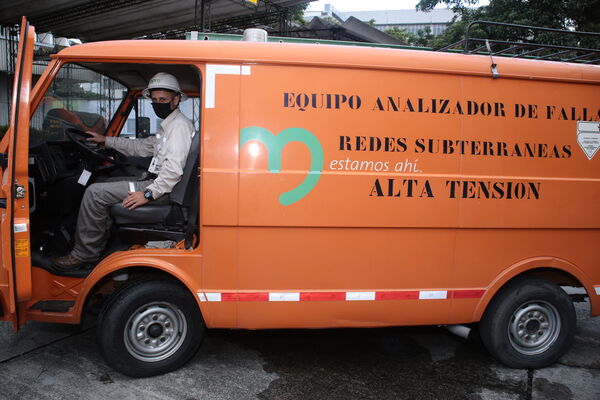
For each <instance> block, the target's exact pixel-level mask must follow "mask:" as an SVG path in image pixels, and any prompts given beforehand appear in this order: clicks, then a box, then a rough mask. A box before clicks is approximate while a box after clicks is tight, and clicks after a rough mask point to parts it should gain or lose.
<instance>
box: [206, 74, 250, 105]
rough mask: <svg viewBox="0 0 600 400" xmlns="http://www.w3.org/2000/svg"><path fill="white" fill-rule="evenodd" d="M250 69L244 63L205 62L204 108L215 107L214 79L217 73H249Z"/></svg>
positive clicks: (215, 90)
mask: <svg viewBox="0 0 600 400" xmlns="http://www.w3.org/2000/svg"><path fill="white" fill-rule="evenodd" d="M250 73H251V69H250V67H249V66H247V65H244V66H241V65H220V64H207V65H206V101H205V102H204V108H215V96H216V92H217V89H216V80H217V74H221V75H240V74H241V75H250Z"/></svg>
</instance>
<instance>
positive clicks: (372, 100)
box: [238, 65, 600, 328]
mask: <svg viewBox="0 0 600 400" xmlns="http://www.w3.org/2000/svg"><path fill="white" fill-rule="evenodd" d="M349 82H350V84H349ZM597 89H598V87H597V85H584V84H571V83H570V84H566V83H561V82H548V81H525V80H516V79H502V78H501V79H499V80H498V79H496V80H495V79H492V78H484V77H475V76H468V75H464V76H457V75H445V74H441V73H418V72H394V71H382V70H368V71H366V70H360V69H350V68H318V67H293V66H271V65H253V66H252V75H251V76H250V77H248V79H245V80H243V81H242V93H241V97H242V109H241V117H240V118H241V124H240V125H241V129H242V132H241V135H242V137H243V139H242V141H241V143H240V181H239V184H240V211H239V222H240V232H239V259H240V265H239V289H240V291H247V292H249V293H267V294H268V293H272V292H280V293H291V294H290V296H288V297H286V296H281V297H283V298H285V299H287V300H285V301H288V300H289V299H292V300H290V301H298V304H294V305H293V306H292V307H293V310H294V312H292V313H290V312H289V311H290V309H289V308H286V306H285V305H277V306H275V305H274V304H272V303H271V302H270V301H268V299H267V300H265V301H263V302H260V301H258V302H256V301H251V302H243V301H241V302H239V310H238V311H239V314H238V318H239V324H240V326H241V327H252V328H260V327H275V326H280V327H308V326H352V325H369V326H372V325H385V324H420V323H429V324H436V323H460V322H470V321H473V320H474V318H475V317H474V316H475V310H476V308H477V306H478V303H479V301H480V300H481V298H482V297H483V294H484V293H485V292H486V291H487V290H497V288H494V287H493V286H494V281H495V279H497V278H498V277H499V276H500V275H501V274H502V272H503V271H504V270H507V269H509V268H510V267H511V266H512V265H515V264H517V263H519V262H521V261H522V260H526V259H529V258H536V257H542V256H546V257H550V258H552V257H554V258H559V259H562V260H565V261H566V262H568V263H572V264H573V265H574V266H575V268H581V269H582V270H585V271H587V272H586V273H583V272H582V273H580V274H578V276H579V277H580V278H581V279H582V280H583V282H582V283H583V284H584V285H586V286H587V287H588V288H590V287H593V284H594V283H595V284H598V282H600V277H598V276H595V275H593V274H595V272H591V271H594V266H597V265H598V263H599V261H600V260H599V258H598V256H597V255H593V254H591V252H590V251H589V250H588V251H586V250H584V249H585V248H588V249H589V247H588V246H592V245H593V243H597V240H598V235H599V233H598V232H599V230H598V227H599V226H600V213H599V211H598V210H597V208H594V207H593V205H594V199H597V198H598V195H600V184H599V182H600V180H599V178H600V177H599V176H598V174H599V172H600V168H599V165H598V163H599V161H598V160H599V159H600V156H598V157H594V156H593V155H592V156H591V157H590V155H591V154H590V153H589V152H588V153H587V154H586V151H585V150H584V149H583V148H582V147H581V146H580V144H581V143H582V142H581V140H582V139H581V136H580V134H581V129H582V127H581V125H580V124H578V121H586V120H587V121H594V120H598V119H600V117H599V116H598V110H599V109H600V104H599V103H598V100H597V96H595V97H594V96H593V92H594V91H596V92H597ZM294 128H300V129H294ZM588 128H589V127H588ZM592 129H593V126H592ZM578 132H579V134H578ZM244 135H247V136H246V137H245V138H244ZM261 135H262V136H261ZM265 137H270V139H265ZM284 138H287V140H284ZM308 138H310V139H311V140H312V139H313V138H316V139H317V140H316V142H315V141H312V142H311V140H309V139H308ZM279 140H280V141H281V142H278V141H279ZM578 140H579V141H580V143H578ZM315 143H316V144H315ZM315 148H316V150H315ZM319 150H321V151H322V155H320V154H319ZM319 157H321V158H319ZM274 159H275V160H274ZM315 159H317V160H318V161H321V163H320V164H319V163H317V164H316V165H315ZM277 162H280V164H277ZM319 168H320V170H319ZM309 170H310V171H312V172H311V173H310V174H319V172H320V177H319V179H318V181H317V183H316V184H314V185H313V186H311V187H309V188H308V189H307V190H304V191H303V192H302V193H301V195H299V196H297V198H294V199H293V200H294V201H293V202H291V203H290V204H288V203H286V202H289V199H285V198H284V196H285V195H289V194H290V193H293V191H294V189H295V188H297V187H301V186H302V185H303V182H304V180H308V178H307V176H310V174H309V173H308V171H309ZM282 194H283V196H282ZM582 210H585V211H584V212H582ZM264 254H268V255H269V256H268V257H265V256H264ZM290 255H293V256H291V257H290ZM312 292H317V293H318V292H327V293H329V292H333V293H345V298H344V299H343V300H340V298H339V297H336V298H335V299H334V300H327V299H323V296H321V298H320V299H321V300H319V301H318V304H319V305H318V306H315V305H313V304H314V301H306V302H304V301H303V300H302V299H303V298H309V297H310V293H312ZM349 292H358V293H366V294H365V296H366V297H369V296H371V293H372V292H374V293H375V294H374V295H373V299H372V300H371V298H370V297H369V299H368V300H364V299H361V301H362V302H360V303H359V302H358V301H357V302H352V301H348V299H349V298H351V297H352V296H354V295H353V294H352V293H350V294H348V293H349ZM415 292H416V293H419V297H418V299H415V298H411V296H415ZM295 293H300V295H299V296H298V300H296V297H294V296H295ZM303 293H307V294H306V295H304V296H303V295H302V294H303ZM385 293H388V294H389V293H392V294H391V295H390V297H386V295H385ZM421 293H425V294H423V295H421ZM430 293H433V294H432V296H434V298H427V296H429V294H430ZM271 296H273V295H271ZM338 296H341V295H338ZM357 296H360V295H357ZM436 296H438V297H436ZM592 302H593V304H595V303H596V299H595V298H594V299H592ZM305 303H306V304H305ZM309 303H310V305H309ZM451 304H452V310H450V305H451ZM288 306H289V304H288ZM594 307H596V306H594ZM257 316H258V317H257Z"/></svg>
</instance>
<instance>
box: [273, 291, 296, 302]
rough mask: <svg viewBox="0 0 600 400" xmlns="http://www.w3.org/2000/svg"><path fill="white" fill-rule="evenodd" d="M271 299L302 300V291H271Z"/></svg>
mask: <svg viewBox="0 0 600 400" xmlns="http://www.w3.org/2000/svg"><path fill="white" fill-rule="evenodd" d="M269 301H300V293H269Z"/></svg>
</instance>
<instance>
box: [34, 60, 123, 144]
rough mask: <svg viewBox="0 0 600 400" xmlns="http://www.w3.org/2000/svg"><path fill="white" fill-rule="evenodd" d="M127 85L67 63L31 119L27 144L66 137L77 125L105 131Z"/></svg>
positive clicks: (81, 127) (86, 128) (95, 130)
mask: <svg viewBox="0 0 600 400" xmlns="http://www.w3.org/2000/svg"><path fill="white" fill-rule="evenodd" d="M125 94H126V88H125V87H124V86H123V85H121V84H120V83H119V82H117V81H115V80H112V79H110V78H108V77H106V76H103V75H100V74H98V73H97V72H94V71H92V70H89V69H87V68H85V67H82V66H79V65H75V64H67V65H65V66H64V67H63V68H62V69H61V70H60V71H59V73H58V75H57V77H56V78H55V79H54V81H53V82H52V84H51V85H50V88H49V89H48V91H47V92H46V94H45V95H44V98H43V100H42V102H41V103H40V105H39V106H38V108H37V110H36V112H35V114H34V115H33V117H32V119H31V127H30V145H35V144H38V143H42V142H45V141H49V140H66V136H65V130H66V129H67V128H76V129H80V130H83V131H87V130H91V131H94V132H98V133H101V134H105V132H106V128H107V126H108V123H109V122H110V120H111V119H112V117H113V115H114V114H115V111H116V110H117V107H118V106H119V104H121V101H122V100H123V98H124V96H125Z"/></svg>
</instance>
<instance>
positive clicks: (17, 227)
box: [14, 224, 27, 233]
mask: <svg viewBox="0 0 600 400" xmlns="http://www.w3.org/2000/svg"><path fill="white" fill-rule="evenodd" d="M14 229H15V233H19V232H27V224H15V226H14Z"/></svg>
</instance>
